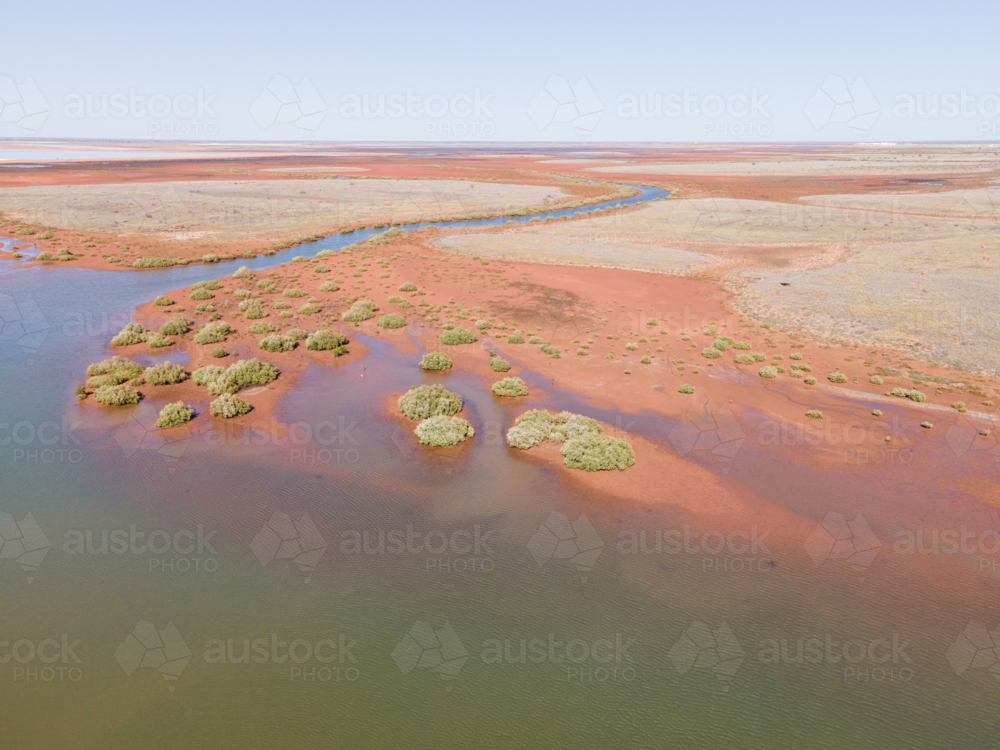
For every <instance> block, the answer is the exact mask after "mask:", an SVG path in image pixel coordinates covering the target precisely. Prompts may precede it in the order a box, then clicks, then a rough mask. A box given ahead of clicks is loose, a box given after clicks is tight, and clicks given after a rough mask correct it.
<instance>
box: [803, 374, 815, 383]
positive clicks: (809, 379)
mask: <svg viewBox="0 0 1000 750" xmlns="http://www.w3.org/2000/svg"><path fill="white" fill-rule="evenodd" d="M802 382H803V383H805V384H806V385H816V378H814V377H813V376H812V375H810V376H809V377H808V378H806V379H805V380H803V381H802Z"/></svg>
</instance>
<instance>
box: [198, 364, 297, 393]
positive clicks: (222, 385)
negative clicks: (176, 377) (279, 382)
mask: <svg viewBox="0 0 1000 750" xmlns="http://www.w3.org/2000/svg"><path fill="white" fill-rule="evenodd" d="M208 367H213V365H209V366H208ZM202 369H208V368H202ZM197 372H198V371H197V370H196V371H195V373H196V374H197ZM277 377H278V368H277V367H275V366H274V365H272V364H271V363H270V362H261V361H260V360H258V359H256V358H254V359H241V360H240V361H239V362H236V363H234V364H232V365H230V366H229V367H228V368H226V370H225V372H223V373H221V374H220V375H218V376H217V377H215V378H213V379H212V380H209V381H208V382H207V383H206V385H208V392H209V393H211V394H212V395H213V396H220V395H222V394H223V393H236V392H237V391H239V390H240V389H241V388H244V387H246V386H248V385H267V384H268V383H270V382H272V381H273V380H275V379H277Z"/></svg>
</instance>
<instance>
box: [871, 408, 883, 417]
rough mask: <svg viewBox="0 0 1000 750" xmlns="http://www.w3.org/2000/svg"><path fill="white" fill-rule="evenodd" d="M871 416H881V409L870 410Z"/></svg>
mask: <svg viewBox="0 0 1000 750" xmlns="http://www.w3.org/2000/svg"><path fill="white" fill-rule="evenodd" d="M872 416H873V417H881V416H882V410H881V409H875V410H874V411H873V412H872Z"/></svg>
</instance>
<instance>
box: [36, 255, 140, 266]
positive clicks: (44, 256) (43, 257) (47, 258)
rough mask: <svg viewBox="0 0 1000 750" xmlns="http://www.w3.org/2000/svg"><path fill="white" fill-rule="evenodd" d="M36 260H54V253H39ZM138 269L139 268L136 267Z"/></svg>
mask: <svg viewBox="0 0 1000 750" xmlns="http://www.w3.org/2000/svg"><path fill="white" fill-rule="evenodd" d="M35 260H54V258H53V256H52V253H39V254H38V255H36V256H35ZM136 268H138V266H136Z"/></svg>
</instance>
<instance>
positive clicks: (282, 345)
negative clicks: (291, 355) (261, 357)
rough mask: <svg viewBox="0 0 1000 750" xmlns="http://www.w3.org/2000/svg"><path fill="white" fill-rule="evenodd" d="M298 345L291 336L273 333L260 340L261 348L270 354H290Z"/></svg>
mask: <svg viewBox="0 0 1000 750" xmlns="http://www.w3.org/2000/svg"><path fill="white" fill-rule="evenodd" d="M296 346H298V344H297V343H296V342H295V340H294V339H292V338H291V337H290V336H283V335H281V334H280V333H272V334H271V335H270V336H266V337H264V338H263V339H261V340H260V348H261V349H263V350H265V351H268V352H290V351H291V350H292V349H294V348H295V347H296Z"/></svg>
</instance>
